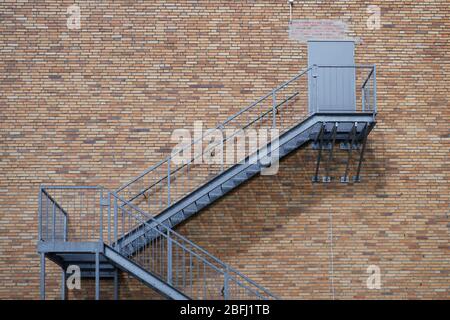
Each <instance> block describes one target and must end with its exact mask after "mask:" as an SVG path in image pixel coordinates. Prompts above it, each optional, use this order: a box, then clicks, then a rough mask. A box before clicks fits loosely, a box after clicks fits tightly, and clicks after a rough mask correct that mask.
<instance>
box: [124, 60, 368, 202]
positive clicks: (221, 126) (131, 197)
mask: <svg viewBox="0 0 450 320" xmlns="http://www.w3.org/2000/svg"><path fill="white" fill-rule="evenodd" d="M314 68H354V69H356V68H367V69H371V71H370V73H369V74H368V76H367V78H366V79H365V81H364V84H363V86H362V90H364V87H365V86H366V84H367V82H368V81H369V79H370V78H371V77H372V76H373V80H374V92H373V95H374V97H373V101H370V102H369V100H365V96H364V93H363V105H362V108H363V111H364V108H365V104H366V102H369V106H370V105H372V104H373V106H372V107H373V110H369V111H371V112H373V113H374V116H375V114H376V98H375V95H376V82H375V66H374V65H367V64H358V65H313V66H309V67H308V68H306V69H304V70H303V71H301V72H300V73H298V74H297V75H295V76H294V77H292V78H291V79H290V80H288V81H286V82H284V83H282V84H281V85H279V86H278V87H276V88H274V89H273V90H271V91H270V92H269V93H267V94H265V95H264V96H262V97H261V98H259V99H257V100H256V101H255V102H253V103H252V104H250V105H249V106H247V107H245V108H243V109H241V110H240V111H239V112H237V113H235V114H233V115H232V116H230V117H228V118H227V119H226V120H225V121H223V122H222V123H220V124H219V125H217V126H216V128H215V129H212V130H208V131H207V132H205V133H203V134H202V136H201V137H200V138H198V139H196V140H194V141H193V142H191V143H190V144H189V145H185V146H184V147H182V148H180V149H179V150H176V152H172V153H171V154H170V155H168V156H167V157H166V158H164V159H163V160H161V161H159V162H158V163H156V164H155V165H153V166H151V167H149V168H148V169H146V170H144V171H143V172H142V173H141V174H139V175H138V176H136V177H135V178H133V179H132V180H130V181H129V182H127V183H125V184H124V185H122V186H121V187H119V188H118V189H116V192H117V193H120V192H121V191H123V190H124V189H126V188H127V187H129V186H130V185H132V184H133V183H135V182H137V181H139V180H140V179H142V178H143V177H145V176H146V175H148V174H149V173H151V172H153V171H155V170H156V169H158V168H160V167H161V166H162V165H163V164H164V165H165V164H167V172H166V173H163V174H162V175H161V174H158V176H157V177H156V178H157V179H156V181H152V182H151V183H149V184H148V185H147V186H145V185H144V188H142V189H140V190H137V191H135V192H133V191H131V194H129V195H128V196H127V200H129V201H133V200H135V199H137V198H139V197H140V196H142V195H145V193H146V192H147V191H148V190H151V189H152V188H153V187H155V186H156V185H158V184H159V183H161V182H163V181H164V180H166V181H167V184H168V185H167V191H168V201H167V205H171V204H172V203H173V201H172V200H173V199H171V197H170V182H169V181H170V179H169V177H171V176H173V175H174V174H175V173H177V172H179V171H180V170H182V169H183V168H185V167H186V166H189V165H190V164H191V163H192V162H193V161H194V160H195V159H197V158H199V157H201V156H203V155H204V154H205V152H207V151H208V150H206V151H205V150H203V151H202V153H200V154H194V156H193V157H191V158H190V159H189V160H187V161H186V162H184V161H183V163H181V165H180V166H179V167H178V166H176V168H174V169H172V168H171V160H172V158H173V157H174V156H175V155H177V154H181V153H182V152H184V151H185V150H188V149H191V148H192V147H193V146H195V145H196V144H198V143H202V141H204V139H205V138H207V137H208V136H210V135H211V134H212V133H213V132H214V130H223V129H224V127H225V126H226V125H227V124H228V123H230V121H232V120H233V119H235V118H237V117H238V116H240V115H242V114H244V113H245V112H247V111H249V110H251V109H252V108H254V107H256V106H257V105H259V104H260V103H261V102H263V101H264V100H266V99H268V98H269V97H271V96H272V99H275V97H276V94H277V93H278V92H279V91H280V90H282V89H284V88H285V87H287V86H288V85H290V84H291V83H293V82H294V81H296V80H297V79H299V78H300V77H302V76H303V75H305V74H307V73H308V72H309V71H311V70H313V69H314ZM297 94H298V92H297ZM295 96H296V94H295V93H294V94H293V95H292V96H291V97H295ZM288 100H290V99H286V100H285V101H283V102H282V103H281V104H274V105H273V106H272V107H268V110H267V111H266V112H264V113H263V115H260V116H259V117H257V119H256V120H255V119H252V120H251V121H250V122H249V123H248V124H246V125H244V127H242V128H240V129H239V131H241V130H245V128H248V127H249V126H250V125H251V124H253V123H255V122H256V121H257V120H258V119H261V118H263V117H264V116H265V115H268V114H270V113H271V112H273V113H275V111H276V110H278V107H279V106H280V105H283V104H284V103H285V102H287V101H288ZM274 101H275V100H274ZM233 136H234V135H233ZM233 136H232V137H227V138H226V139H223V141H221V142H219V143H217V145H219V144H220V143H223V142H225V141H227V140H229V139H231V138H233ZM221 171H223V169H221Z"/></svg>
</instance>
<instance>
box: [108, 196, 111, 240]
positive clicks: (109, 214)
mask: <svg viewBox="0 0 450 320" xmlns="http://www.w3.org/2000/svg"><path fill="white" fill-rule="evenodd" d="M108 244H111V192H110V191H108Z"/></svg>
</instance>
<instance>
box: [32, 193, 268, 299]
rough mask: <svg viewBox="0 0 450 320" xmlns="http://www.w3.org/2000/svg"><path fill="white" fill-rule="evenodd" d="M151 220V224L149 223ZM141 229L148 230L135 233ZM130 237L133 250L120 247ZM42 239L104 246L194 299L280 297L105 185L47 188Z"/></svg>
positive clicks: (42, 197) (42, 206)
mask: <svg viewBox="0 0 450 320" xmlns="http://www.w3.org/2000/svg"><path fill="white" fill-rule="evenodd" d="M148 220H150V221H151V225H150V224H148V223H147V222H146V221H148ZM137 227H140V228H139V230H141V231H142V229H144V230H145V232H141V233H139V232H137V231H135V230H137ZM124 235H127V236H134V235H136V239H135V240H134V241H133V245H134V246H135V248H133V250H131V248H130V247H120V246H119V243H118V242H117V240H118V239H120V238H121V237H123V236H124ZM148 239H152V240H151V241H148ZM39 240H40V241H45V242H54V241H57V242H60V241H68V242H69V241H70V242H89V241H91V242H92V241H94V242H96V241H101V242H104V243H106V244H108V245H110V246H111V247H113V248H114V249H115V250H117V251H118V252H120V253H121V254H123V255H124V256H126V257H128V258H129V259H132V260H133V261H134V262H135V263H137V264H138V265H139V266H141V267H142V268H144V269H145V270H147V271H148V272H150V273H152V274H153V275H155V276H157V277H159V278H161V279H162V280H164V281H166V282H167V283H169V284H171V285H172V286H174V287H175V288H177V289H179V290H180V291H182V292H183V293H185V294H186V295H188V296H189V297H191V298H193V299H273V298H276V297H275V296H273V295H272V294H271V293H270V292H268V291H267V290H266V289H264V288H262V287H261V286H259V285H257V284H256V283H255V282H253V281H252V280H250V279H249V278H247V277H246V276H244V275H243V274H241V273H240V272H238V271H236V270H234V269H233V268H231V267H230V266H228V265H227V264H225V263H223V262H222V261H220V260H219V259H218V258H216V257H214V256H213V255H211V254H210V253H208V252H207V251H205V250H204V249H202V248H201V247H199V246H197V245H196V244H194V243H193V242H191V241H189V240H188V239H186V238H185V237H183V236H182V235H180V234H178V233H176V232H175V231H173V230H172V229H170V228H168V227H167V226H165V225H164V224H161V223H159V222H157V221H156V220H154V219H152V218H151V217H150V216H148V215H147V214H146V213H145V212H143V211H142V210H141V209H139V208H138V207H136V206H135V205H133V204H132V203H130V202H128V201H125V200H124V199H122V198H121V197H119V196H118V195H117V194H116V193H114V192H109V191H107V190H105V189H103V188H102V187H97V186H96V187H89V186H43V187H41V188H40V193H39Z"/></svg>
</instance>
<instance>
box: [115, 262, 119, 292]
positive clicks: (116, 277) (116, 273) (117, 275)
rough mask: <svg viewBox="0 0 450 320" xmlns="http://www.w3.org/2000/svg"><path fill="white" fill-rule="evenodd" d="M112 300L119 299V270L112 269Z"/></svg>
mask: <svg viewBox="0 0 450 320" xmlns="http://www.w3.org/2000/svg"><path fill="white" fill-rule="evenodd" d="M114 300H119V270H118V269H117V268H115V269H114Z"/></svg>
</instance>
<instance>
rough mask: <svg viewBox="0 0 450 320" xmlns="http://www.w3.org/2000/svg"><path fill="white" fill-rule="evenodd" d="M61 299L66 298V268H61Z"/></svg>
mask: <svg viewBox="0 0 450 320" xmlns="http://www.w3.org/2000/svg"><path fill="white" fill-rule="evenodd" d="M61 300H66V270H65V268H64V267H62V268H61Z"/></svg>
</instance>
